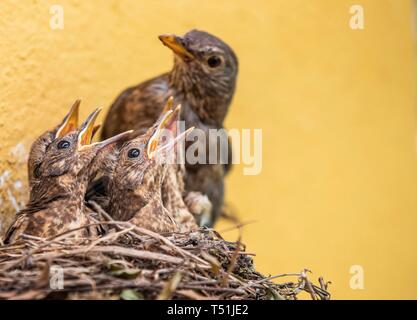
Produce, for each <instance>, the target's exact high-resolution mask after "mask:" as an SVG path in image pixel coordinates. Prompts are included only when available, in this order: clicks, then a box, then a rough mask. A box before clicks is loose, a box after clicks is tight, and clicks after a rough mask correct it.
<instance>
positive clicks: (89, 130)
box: [78, 108, 133, 151]
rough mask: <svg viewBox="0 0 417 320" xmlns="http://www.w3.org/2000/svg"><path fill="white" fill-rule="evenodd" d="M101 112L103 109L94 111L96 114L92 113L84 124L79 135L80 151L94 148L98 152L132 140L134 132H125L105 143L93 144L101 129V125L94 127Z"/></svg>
mask: <svg viewBox="0 0 417 320" xmlns="http://www.w3.org/2000/svg"><path fill="white" fill-rule="evenodd" d="M100 111H101V108H97V109H96V110H94V112H93V113H91V114H90V115H89V116H88V118H87V120H86V121H85V122H84V123H83V124H82V126H81V129H80V133H79V135H78V150H82V149H86V148H92V147H94V150H95V151H98V150H100V149H103V148H104V147H106V146H108V145H111V144H113V143H116V142H119V141H126V140H129V139H131V137H132V133H133V130H129V131H125V132H123V133H120V134H118V135H115V136H113V137H111V138H108V139H106V140H104V141H100V142H95V143H91V141H92V140H93V136H94V134H95V133H96V132H97V130H98V129H99V128H100V125H94V123H95V121H96V119H97V117H98V115H99V113H100Z"/></svg>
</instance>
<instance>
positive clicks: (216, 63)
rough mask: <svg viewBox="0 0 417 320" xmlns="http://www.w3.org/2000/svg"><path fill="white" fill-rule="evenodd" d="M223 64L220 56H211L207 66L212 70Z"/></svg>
mask: <svg viewBox="0 0 417 320" xmlns="http://www.w3.org/2000/svg"><path fill="white" fill-rule="evenodd" d="M221 63H222V59H220V58H219V57H218V56H211V57H210V58H208V59H207V64H208V65H209V67H210V68H216V67H218V66H219V65H220V64H221Z"/></svg>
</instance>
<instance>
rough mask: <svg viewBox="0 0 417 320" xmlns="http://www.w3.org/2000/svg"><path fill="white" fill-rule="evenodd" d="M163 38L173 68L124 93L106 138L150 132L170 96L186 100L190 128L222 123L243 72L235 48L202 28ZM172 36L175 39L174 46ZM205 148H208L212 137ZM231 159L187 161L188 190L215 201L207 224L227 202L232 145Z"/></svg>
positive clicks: (217, 126) (183, 117)
mask: <svg viewBox="0 0 417 320" xmlns="http://www.w3.org/2000/svg"><path fill="white" fill-rule="evenodd" d="M160 39H161V40H162V41H163V42H164V44H165V45H167V46H169V47H170V48H171V49H172V50H173V51H174V53H175V59H174V67H173V69H172V70H171V71H170V72H169V73H165V74H162V75H160V76H158V77H155V78H153V79H150V80H148V81H145V82H143V83H141V84H139V85H137V86H134V87H131V88H128V89H126V90H125V91H124V92H122V93H121V94H120V96H119V97H118V98H117V99H116V100H115V102H114V103H113V105H112V106H111V108H110V111H109V113H108V115H107V117H106V120H105V122H104V127H103V132H102V137H103V138H107V137H109V136H111V135H114V134H116V133H119V132H122V131H124V130H128V129H135V130H139V131H141V132H142V133H145V132H146V130H147V129H148V128H150V127H151V126H152V124H153V123H154V122H155V121H156V120H157V119H158V117H159V116H160V114H161V111H162V110H163V107H164V105H165V103H166V101H167V99H168V98H169V97H170V96H174V98H175V103H176V104H178V103H179V104H181V105H182V111H181V117H180V118H181V120H184V121H185V123H186V128H190V127H196V128H199V129H202V130H204V132H205V134H206V135H207V134H208V131H209V129H222V128H223V121H224V118H225V117H226V114H227V111H228V108H229V105H230V103H231V101H232V98H233V94H234V91H235V85H236V77H237V72H238V61H237V57H236V55H235V54H234V52H233V50H232V49H231V48H230V47H229V46H228V45H227V44H225V43H224V42H223V41H221V40H220V39H218V38H217V37H215V36H213V35H210V34H208V33H206V32H202V31H198V30H192V31H190V32H188V33H187V34H186V35H185V36H184V37H177V36H168V37H167V36H161V37H160ZM166 39H171V40H166ZM172 39H174V40H172ZM167 41H171V43H172V41H174V42H175V43H174V44H173V45H170V44H169V42H167ZM178 48H179V49H178ZM213 56H215V57H218V58H219V59H220V61H221V62H220V64H219V65H218V66H216V67H213V68H212V67H210V65H209V63H208V61H209V59H210V58H212V57H213ZM207 140H208V139H207ZM201 143H205V142H201ZM211 143H216V144H217V143H218V142H217V141H216V142H211ZM187 146H188V145H187ZM217 146H218V145H217ZM205 147H206V149H207V150H208V149H209V142H207V143H206V146H205ZM228 158H229V164H228V165H222V164H194V165H191V164H186V175H185V189H186V190H187V191H189V192H191V191H197V192H201V193H202V194H206V195H207V196H208V197H209V199H210V201H211V202H212V205H213V208H212V212H211V219H209V221H208V223H207V224H208V225H212V224H213V223H214V221H215V219H216V218H217V217H218V216H219V214H220V211H221V207H222V205H223V197H224V176H225V174H226V173H227V171H228V170H229V168H230V163H231V148H230V146H229V157H228Z"/></svg>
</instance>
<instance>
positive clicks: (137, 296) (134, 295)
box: [120, 289, 144, 300]
mask: <svg viewBox="0 0 417 320" xmlns="http://www.w3.org/2000/svg"><path fill="white" fill-rule="evenodd" d="M120 299H122V300H144V298H143V295H142V294H141V293H139V292H137V291H135V290H132V289H125V290H123V291H122V293H120Z"/></svg>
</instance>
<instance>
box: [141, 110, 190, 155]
mask: <svg viewBox="0 0 417 320" xmlns="http://www.w3.org/2000/svg"><path fill="white" fill-rule="evenodd" d="M180 112H181V105H180V104H179V105H178V106H177V107H176V108H175V109H174V110H168V111H167V112H166V113H165V114H164V115H163V117H162V119H161V120H160V122H159V124H158V126H157V128H156V129H155V132H154V133H153V135H152V136H151V138H150V139H149V141H148V145H147V155H148V158H149V159H152V157H153V155H154V154H155V152H157V151H159V150H162V149H163V148H165V147H166V146H165V145H164V146H162V147H161V148H159V149H158V144H159V139H160V137H161V133H162V130H164V129H167V130H170V131H172V132H173V133H174V134H175V132H176V130H175V123H176V121H178V119H179V115H180ZM190 129H194V128H190ZM190 129H188V130H186V131H185V132H183V133H182V134H180V135H178V136H177V137H176V138H175V139H174V140H173V141H170V142H169V143H168V145H171V144H174V145H175V143H176V142H177V141H178V140H180V139H182V138H183V137H185V136H186V135H187V134H188V133H189V132H191V131H192V130H190Z"/></svg>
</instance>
